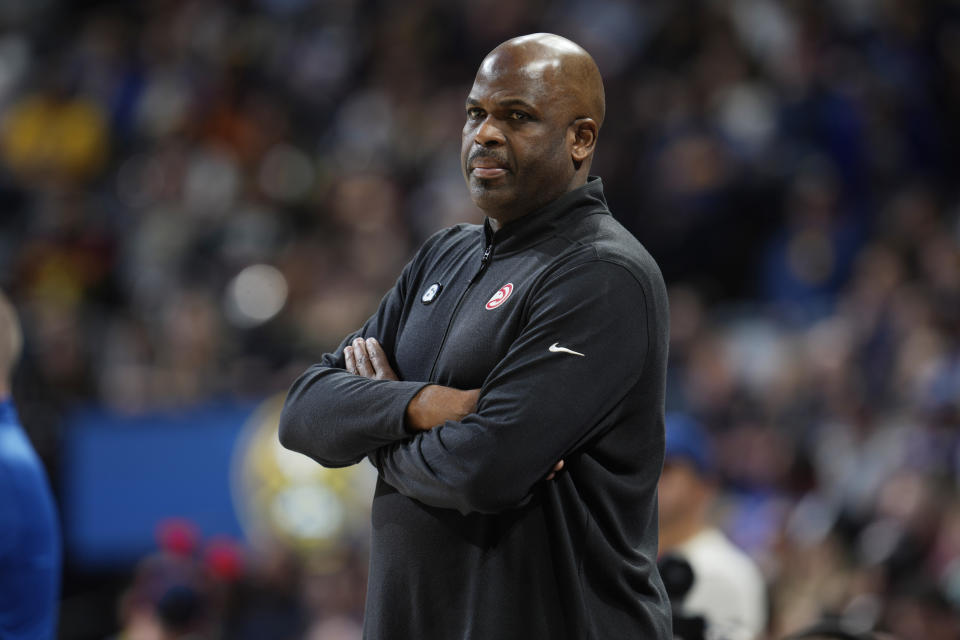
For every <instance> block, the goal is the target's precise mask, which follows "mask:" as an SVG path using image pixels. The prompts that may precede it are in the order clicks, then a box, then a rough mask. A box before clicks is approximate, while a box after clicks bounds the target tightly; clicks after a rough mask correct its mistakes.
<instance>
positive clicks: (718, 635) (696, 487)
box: [660, 414, 767, 640]
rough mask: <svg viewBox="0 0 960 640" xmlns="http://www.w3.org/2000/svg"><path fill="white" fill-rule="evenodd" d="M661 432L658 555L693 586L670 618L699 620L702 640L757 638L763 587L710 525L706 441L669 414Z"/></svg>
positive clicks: (746, 560)
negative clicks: (683, 565) (681, 568)
mask: <svg viewBox="0 0 960 640" xmlns="http://www.w3.org/2000/svg"><path fill="white" fill-rule="evenodd" d="M666 428H667V441H666V459H665V461H664V466H663V476H662V477H661V478H660V552H661V553H663V554H673V555H677V556H680V557H682V558H683V559H685V560H686V561H687V562H689V563H690V567H691V568H692V569H693V585H692V587H691V588H690V591H689V592H688V593H687V594H686V597H685V598H684V599H683V605H682V608H678V610H677V611H674V613H675V614H677V613H680V614H682V615H686V616H702V617H703V618H704V620H705V622H706V638H707V640H753V639H754V638H758V637H760V635H761V634H762V632H763V630H764V628H765V627H766V618H767V604H766V586H765V584H764V581H763V576H762V575H761V574H760V571H759V569H757V566H756V565H755V564H754V562H753V560H751V559H750V557H749V556H747V554H745V553H744V552H743V551H741V550H740V549H738V548H737V547H735V546H734V545H733V544H732V543H731V542H730V540H728V539H727V537H726V536H725V535H724V534H723V532H722V531H720V530H719V529H717V528H716V527H714V526H712V525H711V524H710V521H709V517H710V508H711V507H712V506H713V503H714V498H715V496H716V484H715V482H714V479H713V464H712V457H711V455H710V450H709V447H708V446H707V440H706V436H705V434H704V432H703V431H702V430H701V428H700V427H699V425H698V424H697V423H696V422H694V421H693V420H692V419H690V418H689V417H687V416H685V415H682V414H669V415H668V416H667V419H666Z"/></svg>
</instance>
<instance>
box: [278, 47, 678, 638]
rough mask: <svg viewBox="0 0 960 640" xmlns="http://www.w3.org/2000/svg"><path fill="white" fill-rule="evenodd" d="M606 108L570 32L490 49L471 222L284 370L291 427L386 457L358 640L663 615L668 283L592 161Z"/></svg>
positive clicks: (480, 634)
mask: <svg viewBox="0 0 960 640" xmlns="http://www.w3.org/2000/svg"><path fill="white" fill-rule="evenodd" d="M604 108H605V106H604V95H603V83H602V80H601V78H600V73H599V71H598V70H597V67H596V64H595V63H594V61H593V59H592V58H591V57H590V56H589V55H588V54H587V53H586V52H585V51H584V50H583V49H581V48H580V47H579V46H577V45H576V44H574V43H572V42H570V41H569V40H566V39H564V38H561V37H558V36H554V35H550V34H534V35H530V36H524V37H520V38H516V39H514V40H510V41H508V42H506V43H504V44H502V45H500V46H499V47H497V48H496V49H494V50H493V51H492V52H491V53H490V54H489V55H488V56H487V57H486V58H485V59H484V60H483V63H482V64H481V66H480V69H479V71H478V72H477V76H476V79H475V82H474V84H473V88H472V89H471V91H470V94H469V97H468V98H467V101H466V124H465V125H464V128H463V140H462V154H461V155H462V157H461V160H462V168H463V172H464V176H465V179H466V182H467V187H468V189H469V191H470V195H471V197H472V199H473V201H474V202H475V203H476V204H477V206H478V207H479V208H480V209H482V210H483V211H484V212H485V213H486V216H487V217H486V221H485V223H484V225H483V226H477V225H465V224H464V225H458V226H455V227H453V228H450V229H446V230H444V231H441V232H439V233H437V234H436V235H434V236H433V237H432V238H431V239H430V240H428V241H427V242H426V244H425V245H424V246H423V247H422V248H421V249H420V251H419V252H418V253H417V255H416V256H415V257H414V258H413V260H412V261H411V262H410V263H409V264H408V265H407V267H406V268H405V269H404V271H403V273H402V274H401V276H400V278H399V280H398V282H397V284H396V286H395V287H394V289H393V290H392V291H391V292H390V293H388V294H387V296H386V297H385V298H384V300H383V302H382V303H381V305H380V308H379V309H378V310H377V312H376V314H375V315H374V316H373V317H372V318H370V319H369V320H368V321H367V323H366V324H365V325H364V326H363V328H362V329H361V330H360V331H358V332H357V333H356V334H354V335H353V336H350V337H348V338H347V339H346V340H345V341H344V342H343V344H341V346H340V348H339V349H337V351H336V352H335V353H333V354H328V355H326V356H324V358H323V360H322V361H321V362H320V363H319V364H317V365H314V366H313V367H311V368H310V369H309V370H307V372H306V373H305V374H304V375H303V376H301V377H300V378H299V379H298V380H297V381H296V382H295V383H294V385H293V387H292V388H291V390H290V394H289V396H288V398H287V402H286V405H285V408H284V413H283V415H282V417H281V423H280V439H281V441H282V442H283V444H284V445H285V446H287V447H289V448H291V449H294V450H296V451H300V452H302V453H305V454H307V455H309V456H311V457H313V458H314V459H315V460H317V461H318V462H320V463H321V464H323V465H326V466H344V465H350V464H354V463H356V462H358V461H359V460H361V459H363V458H364V457H365V456H366V457H369V459H370V461H371V462H372V463H373V464H374V465H375V466H376V467H377V469H378V470H379V480H378V484H377V489H376V493H375V496H374V500H373V516H372V520H373V529H372V541H371V558H370V578H369V587H368V592H367V606H366V615H365V620H364V635H365V637H366V638H390V639H402V638H430V639H433V638H436V639H441V638H442V639H454V638H456V639H461V638H478V639H479V638H482V639H484V640H495V639H498V638H552V639H559V638H571V639H573V638H575V639H577V640H585V639H588V638H595V639H603V640H612V639H616V638H649V639H654V638H657V639H659V638H669V637H670V631H669V629H670V623H669V604H668V602H667V599H666V595H665V592H664V590H663V585H662V582H661V580H660V576H659V574H658V573H657V569H656V561H655V558H656V545H657V533H656V531H657V512H656V484H657V478H658V476H659V473H660V468H661V465H662V462H663V422H662V420H663V398H664V378H665V368H666V355H667V325H668V319H667V298H666V292H665V289H664V285H663V280H662V277H661V275H660V271H659V269H658V268H657V266H656V263H655V262H654V261H653V259H652V258H651V257H650V256H649V254H648V253H647V252H646V251H645V250H644V249H643V247H641V245H640V244H639V243H638V242H637V241H636V240H635V239H634V238H633V237H632V236H631V235H630V234H629V233H628V232H627V231H625V230H624V229H623V227H621V226H620V224H618V223H617V222H616V221H615V220H614V219H613V217H612V216H611V215H610V212H609V210H608V209H607V206H606V202H605V200H604V197H603V188H602V184H601V182H600V180H599V179H597V178H592V177H591V178H589V179H588V172H589V169H590V163H591V160H592V157H593V152H594V149H595V147H596V142H597V135H598V132H599V130H600V125H601V124H602V122H603V117H604ZM558 461H559V463H558ZM561 467H562V468H563V472H562V473H557V472H558V471H559V469H560V468H561Z"/></svg>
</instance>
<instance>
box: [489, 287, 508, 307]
mask: <svg viewBox="0 0 960 640" xmlns="http://www.w3.org/2000/svg"><path fill="white" fill-rule="evenodd" d="M511 293H513V283H512V282H508V283H507V284H505V285H503V286H502V287H500V289H499V290H498V291H497V292H496V293H495V294H493V297H492V298H490V299H489V300H487V304H486V308H487V309H496V308H497V307H499V306H500V305H502V304H503V303H504V302H506V301H507V298H509V297H510V294H511Z"/></svg>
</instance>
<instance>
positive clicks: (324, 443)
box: [277, 406, 363, 468]
mask: <svg viewBox="0 0 960 640" xmlns="http://www.w3.org/2000/svg"><path fill="white" fill-rule="evenodd" d="M288 409H289V406H286V407H284V409H283V411H282V412H281V414H280V424H279V427H278V429H277V436H278V438H279V440H280V444H281V445H282V446H283V447H284V448H285V449H290V450H291V451H296V452H297V453H302V454H303V455H305V456H307V457H309V458H312V459H313V460H314V461H315V462H317V463H318V464H320V465H321V466H323V467H330V468H337V467H349V466H350V465H352V464H356V463H357V462H359V461H360V460H362V459H363V457H362V456H361V457H360V458H356V457H355V456H347V455H338V452H337V451H335V447H333V446H331V445H332V443H331V442H330V439H329V438H327V437H325V436H324V434H322V433H315V432H312V431H313V430H311V429H309V428H308V426H307V425H306V424H303V420H302V419H300V418H298V417H297V416H296V412H295V411H290V410H288Z"/></svg>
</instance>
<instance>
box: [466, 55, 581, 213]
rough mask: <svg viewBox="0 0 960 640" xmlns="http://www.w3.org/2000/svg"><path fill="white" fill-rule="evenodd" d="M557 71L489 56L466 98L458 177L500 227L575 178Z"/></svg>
mask: <svg viewBox="0 0 960 640" xmlns="http://www.w3.org/2000/svg"><path fill="white" fill-rule="evenodd" d="M556 72H557V68H556V66H555V65H552V64H551V63H550V61H544V60H529V61H525V60H523V59H522V56H520V55H517V54H516V53H514V54H509V53H501V54H498V53H497V52H494V53H493V54H491V55H490V56H488V57H487V58H486V59H485V60H484V61H483V64H482V65H481V66H480V71H479V72H478V73H477V78H476V81H475V82H474V84H473V88H472V89H471V90H470V95H469V97H468V98H467V103H466V111H467V121H466V124H464V126H463V140H462V147H461V161H462V168H463V174H464V177H465V178H466V181H467V188H468V189H469V190H470V196H471V198H472V199H473V201H474V203H475V204H476V205H477V206H478V207H480V208H481V209H483V210H484V211H485V212H486V213H487V215H489V216H490V217H492V218H495V219H497V220H498V221H499V222H501V223H506V222H509V221H510V220H513V219H515V218H518V217H520V216H522V215H524V214H526V213H529V212H530V211H533V210H534V209H537V208H538V207H541V206H543V205H545V204H547V203H549V202H552V201H553V200H555V199H556V198H558V197H559V196H560V195H562V194H563V193H565V192H566V191H567V189H568V188H569V184H570V181H571V180H572V178H573V175H574V167H573V161H572V159H571V156H570V149H569V145H570V143H572V140H573V138H572V135H571V136H570V138H569V139H568V128H569V126H570V124H571V122H572V118H568V115H569V114H567V111H568V110H569V109H567V108H565V104H566V101H565V99H564V98H565V96H564V92H563V91H562V82H560V81H559V80H558V79H557V78H556V77H555V76H556V75H557V73H556ZM568 120H569V121H568Z"/></svg>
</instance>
